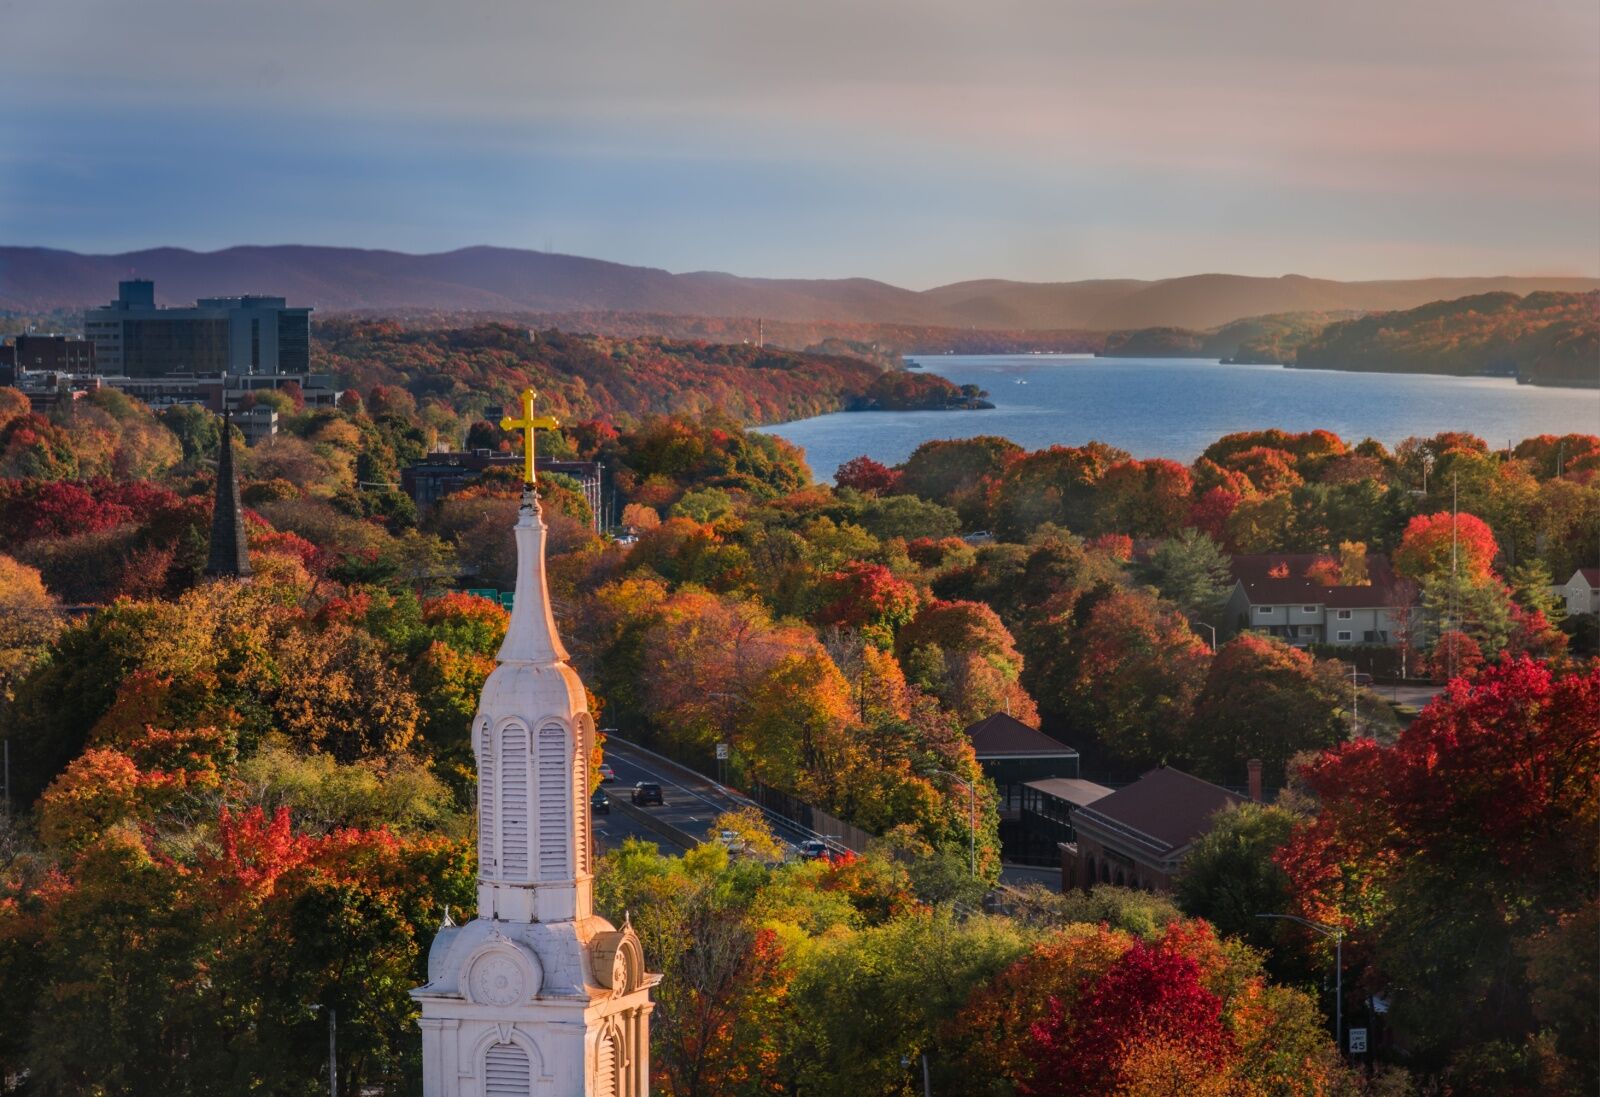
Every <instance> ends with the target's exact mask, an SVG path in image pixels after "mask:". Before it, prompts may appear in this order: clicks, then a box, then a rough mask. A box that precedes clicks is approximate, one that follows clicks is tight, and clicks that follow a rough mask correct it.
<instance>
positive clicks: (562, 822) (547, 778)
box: [539, 723, 572, 880]
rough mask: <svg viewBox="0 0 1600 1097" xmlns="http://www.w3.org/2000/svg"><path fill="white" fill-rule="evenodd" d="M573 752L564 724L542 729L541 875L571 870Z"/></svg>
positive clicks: (545, 877)
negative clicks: (569, 817) (569, 816)
mask: <svg viewBox="0 0 1600 1097" xmlns="http://www.w3.org/2000/svg"><path fill="white" fill-rule="evenodd" d="M571 769H572V763H571V755H570V754H569V753H568V751H567V730H566V728H564V727H562V726H561V725H560V724H555V723H550V724H545V725H544V726H543V727H541V728H540V729H539V879H541V880H565V879H566V878H567V877H568V876H570V875H571V874H572V873H571V870H570V869H569V868H568V864H567V851H568V849H569V848H571V843H572V829H571V825H570V824H569V823H568V821H567V800H568V798H569V795H570V793H571V791H572V774H571Z"/></svg>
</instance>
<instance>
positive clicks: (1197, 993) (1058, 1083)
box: [1022, 941, 1233, 1097]
mask: <svg viewBox="0 0 1600 1097" xmlns="http://www.w3.org/2000/svg"><path fill="white" fill-rule="evenodd" d="M1033 1037H1034V1039H1035V1040H1036V1041H1037V1042H1038V1052H1037V1059H1036V1068H1035V1072H1034V1075H1033V1078H1032V1080H1031V1081H1030V1082H1029V1083H1028V1084H1027V1085H1026V1086H1025V1087H1022V1088H1023V1091H1024V1092H1026V1093H1029V1094H1035V1095H1038V1097H1092V1095H1093V1097H1097V1095H1099V1094H1106V1093H1113V1092H1117V1091H1118V1083H1119V1082H1121V1081H1122V1080H1123V1078H1122V1075H1123V1071H1124V1067H1125V1064H1126V1061H1127V1059H1128V1058H1129V1057H1130V1055H1131V1054H1132V1053H1134V1052H1136V1051H1138V1050H1139V1049H1140V1048H1142V1047H1148V1046H1150V1045H1162V1046H1164V1047H1167V1048H1171V1049H1173V1050H1175V1051H1177V1052H1178V1053H1180V1054H1183V1055H1185V1056H1186V1057H1193V1058H1198V1059H1199V1060H1201V1061H1202V1062H1204V1063H1206V1064H1207V1065H1209V1066H1210V1067H1211V1068H1212V1069H1213V1070H1220V1068H1222V1067H1223V1066H1224V1064H1226V1063H1227V1061H1228V1059H1229V1057H1230V1056H1231V1055H1232V1053H1233V1040H1232V1038H1231V1037H1230V1036H1229V1035H1228V1031H1227V1029H1226V1028H1225V1027H1224V1025H1223V1023H1222V1000H1221V999H1220V998H1218V997H1217V996H1216V995H1215V994H1213V993H1211V991H1209V990H1207V989H1206V988H1205V986H1204V985H1203V983H1202V982H1201V970H1200V965H1199V964H1198V963H1196V962H1195V961H1194V960H1193V959H1192V958H1190V957H1189V956H1186V955H1183V954H1182V953H1180V952H1176V951H1172V950H1169V949H1167V948H1165V947H1162V946H1161V945H1148V944H1146V943H1144V942H1143V941H1134V943H1133V945H1132V946H1131V947H1130V948H1129V949H1128V951H1127V952H1124V953H1123V954H1122V956H1121V958H1119V959H1118V960H1117V962H1116V963H1114V964H1112V965H1111V967H1110V969H1109V970H1108V971H1107V972H1106V973H1105V974H1104V975H1103V976H1101V977H1100V979H1099V981H1098V982H1097V983H1096V984H1095V986H1094V989H1093V990H1092V991H1090V993H1088V994H1087V995H1086V996H1085V997H1084V998H1083V999H1082V1000H1081V1001H1079V1002H1078V1003H1077V1006H1076V1008H1074V1009H1073V1010H1072V1011H1071V1013H1070V1014H1069V1013H1067V1012H1066V1010H1065V1009H1064V1008H1063V1007H1062V1005H1061V1004H1060V1002H1059V1001H1054V1000H1053V1001H1052V1009H1051V1011H1050V1013H1049V1014H1048V1015H1047V1016H1046V1017H1045V1019H1044V1020H1043V1021H1040V1022H1039V1023H1038V1024H1036V1025H1034V1027H1033Z"/></svg>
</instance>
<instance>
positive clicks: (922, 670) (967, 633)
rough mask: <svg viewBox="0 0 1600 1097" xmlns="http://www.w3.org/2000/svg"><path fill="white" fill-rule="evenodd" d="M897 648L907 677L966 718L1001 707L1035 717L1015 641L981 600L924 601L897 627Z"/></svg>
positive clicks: (1026, 717) (1029, 718)
mask: <svg viewBox="0 0 1600 1097" xmlns="http://www.w3.org/2000/svg"><path fill="white" fill-rule="evenodd" d="M896 653H897V654H898V655H899V658H900V661H901V664H902V665H903V666H905V667H906V668H907V672H908V674H909V675H910V676H911V678H912V679H913V680H915V681H917V682H918V684H920V685H922V686H923V687H924V688H926V689H928V690H929V691H930V692H932V693H934V694H936V695H938V696H939V698H940V699H941V700H942V701H943V702H944V704H945V706H946V707H947V708H949V709H950V710H951V711H952V712H954V713H955V714H956V715H957V716H958V718H960V719H961V720H962V721H964V722H966V723H973V722H975V721H978V720H981V719H983V718H984V717H986V716H992V715H993V714H994V713H996V712H1003V711H1009V712H1010V713H1011V715H1012V716H1015V717H1016V718H1017V719H1019V720H1022V721H1024V722H1027V723H1037V721H1038V718H1039V716H1038V710H1037V709H1036V708H1035V707H1034V704H1033V699H1032V698H1031V697H1029V696H1028V693H1027V691H1026V690H1024V689H1023V687H1022V684H1021V682H1020V678H1021V675H1022V656H1021V655H1020V654H1019V653H1018V652H1017V648H1016V643H1015V641H1014V640H1013V639H1012V637H1011V633H1010V631H1009V630H1008V629H1007V628H1006V627H1005V625H1004V624H1002V623H1001V621H1000V618H999V616H998V615H997V614H996V613H995V612H994V610H992V609H990V608H989V607H988V606H986V605H983V604H982V603H979V602H946V601H940V600H935V601H933V602H930V603H928V604H927V605H925V606H923V607H922V608H921V609H920V610H918V612H917V615H916V617H914V618H913V619H912V620H911V622H910V623H909V624H907V625H906V626H905V627H904V628H903V629H901V630H900V635H899V638H898V639H897V641H896Z"/></svg>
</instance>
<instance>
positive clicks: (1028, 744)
mask: <svg viewBox="0 0 1600 1097" xmlns="http://www.w3.org/2000/svg"><path fill="white" fill-rule="evenodd" d="M967 738H969V739H971V740H972V749H973V752H974V753H975V754H977V756H978V757H979V758H1038V757H1050V758H1076V757H1077V756H1078V752H1077V751H1075V750H1073V749H1072V748H1071V747H1069V746H1067V745H1066V744H1065V743H1062V742H1058V741H1057V740H1055V739H1052V738H1050V736H1048V735H1046V734H1045V733H1044V732H1042V731H1039V730H1038V729H1037V728H1031V727H1029V726H1028V725H1027V724H1024V723H1023V722H1022V721H1021V720H1018V719H1015V718H1014V717H1012V716H1009V715H1007V714H1006V713H1004V712H997V713H995V714H994V715H993V716H987V717H985V718H984V719H982V720H979V721H978V722H977V723H976V724H973V725H972V726H971V727H969V728H967Z"/></svg>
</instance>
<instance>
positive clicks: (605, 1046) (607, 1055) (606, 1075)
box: [594, 1032, 617, 1097]
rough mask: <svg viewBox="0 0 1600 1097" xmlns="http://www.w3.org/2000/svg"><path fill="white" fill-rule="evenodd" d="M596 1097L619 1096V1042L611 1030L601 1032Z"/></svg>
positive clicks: (597, 1053) (596, 1063)
mask: <svg viewBox="0 0 1600 1097" xmlns="http://www.w3.org/2000/svg"><path fill="white" fill-rule="evenodd" d="M594 1097H617V1042H616V1041H615V1040H613V1039H612V1038H611V1033H609V1032H602V1033H601V1034H600V1046H599V1048H598V1049H597V1051H596V1053H595V1067H594Z"/></svg>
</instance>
